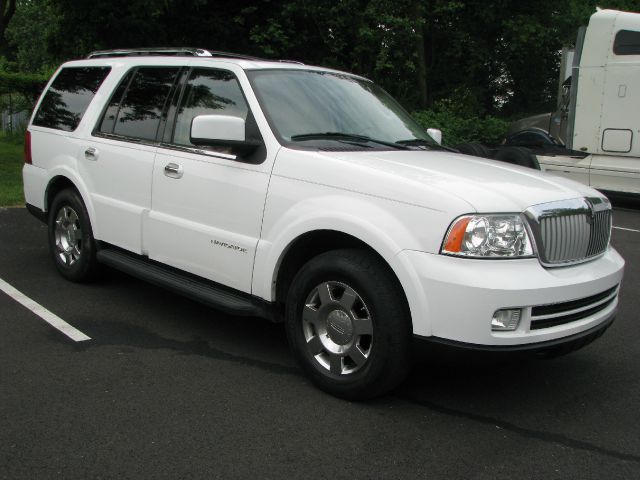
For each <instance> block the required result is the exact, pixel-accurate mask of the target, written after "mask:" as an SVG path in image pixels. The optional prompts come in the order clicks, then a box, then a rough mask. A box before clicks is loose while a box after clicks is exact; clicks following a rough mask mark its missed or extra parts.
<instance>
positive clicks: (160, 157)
mask: <svg viewBox="0 0 640 480" xmlns="http://www.w3.org/2000/svg"><path fill="white" fill-rule="evenodd" d="M205 114H206V115H215V114H220V115H230V116H236V117H240V118H243V119H244V120H245V121H247V125H248V127H247V128H248V129H249V128H252V127H251V126H252V125H255V123H254V122H252V121H251V120H252V117H251V112H250V110H249V107H248V105H247V102H246V100H245V97H244V95H243V93H242V89H241V87H240V84H239V83H238V80H237V78H236V76H235V75H234V74H233V73H232V72H230V71H228V70H222V69H212V68H194V69H192V70H191V71H190V72H189V73H188V76H187V80H186V82H185V85H184V88H183V90H182V92H181V93H180V95H178V96H177V98H176V99H175V100H174V105H173V106H172V110H170V117H171V115H174V116H175V126H174V127H173V129H167V131H165V135H164V142H163V143H162V144H160V146H159V148H158V150H157V153H156V157H155V162H154V169H153V190H152V209H151V212H150V214H149V218H148V225H147V226H146V228H145V232H146V233H145V235H146V237H145V244H146V245H147V248H148V253H149V257H150V258H151V259H154V260H157V261H160V262H163V263H165V264H168V265H171V266H174V267H176V268H179V269H182V270H185V271H187V272H190V273H193V274H196V275H199V276H201V277H205V278H207V279H210V280H213V281H215V282H218V283H221V284H223V285H227V286H230V287H233V288H235V289H238V290H242V291H245V292H250V291H251V276H252V271H253V261H254V257H255V250H256V246H257V243H258V240H259V238H260V229H261V225H262V213H263V210H264V202H265V197H266V194H267V187H268V184H269V175H270V170H269V168H268V165H269V164H270V162H266V161H264V160H265V158H266V153H264V157H265V158H262V159H257V161H255V159H254V161H253V163H249V162H246V161H243V159H241V158H236V157H235V155H233V154H232V152H231V151H229V150H228V149H224V148H209V147H206V148H204V147H195V146H194V145H193V144H191V142H190V140H189V133H190V128H191V121H192V120H193V118H194V117H195V116H197V115H205ZM255 128H257V127H255ZM169 130H171V131H169ZM254 134H255V133H254ZM257 135H259V132H258V133H257ZM260 160H263V161H262V162H260Z"/></svg>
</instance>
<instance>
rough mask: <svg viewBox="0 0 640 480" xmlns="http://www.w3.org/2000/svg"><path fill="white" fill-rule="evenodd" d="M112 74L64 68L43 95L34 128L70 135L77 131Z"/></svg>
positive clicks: (106, 70)
mask: <svg viewBox="0 0 640 480" xmlns="http://www.w3.org/2000/svg"><path fill="white" fill-rule="evenodd" d="M110 70H111V68H109V67H81V68H63V69H62V70H61V71H60V73H59V74H58V76H57V77H56V78H55V80H54V81H53V83H52V84H51V86H50V87H49V90H47V93H46V94H45V95H44V98H43V99H42V102H41V103H40V108H38V112H37V113H36V116H35V118H34V120H33V124H34V125H39V126H41V127H49V128H56V129H58V130H65V131H67V132H71V131H73V130H75V129H76V128H77V127H78V124H79V123H80V120H82V116H83V115H84V112H85V111H86V110H87V107H88V106H89V103H91V100H92V99H93V97H94V95H95V94H96V92H97V91H98V88H100V85H102V82H103V81H104V79H105V78H106V77H107V75H108V74H109V71H110Z"/></svg>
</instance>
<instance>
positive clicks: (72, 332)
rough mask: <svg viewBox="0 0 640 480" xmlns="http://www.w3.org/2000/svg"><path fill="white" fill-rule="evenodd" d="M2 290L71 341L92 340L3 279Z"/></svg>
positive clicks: (0, 282)
mask: <svg viewBox="0 0 640 480" xmlns="http://www.w3.org/2000/svg"><path fill="white" fill-rule="evenodd" d="M0 290H2V291H3V292H4V293H6V294H7V295H9V296H10V297H11V298H13V299H14V300H15V301H16V302H18V303H20V304H21V305H23V306H24V307H26V308H28V309H29V310H31V311H32V312H33V313H35V314H36V315H38V316H39V317H40V318H41V319H43V320H44V321H45V322H47V323H48V324H49V325H51V326H52V327H53V328H56V329H58V330H59V331H61V332H62V333H64V334H65V335H66V336H67V337H69V338H70V339H71V340H74V341H76V342H83V341H85V340H91V337H88V336H87V335H85V334H84V333H82V332H81V331H80V330H78V329H77V328H75V327H72V326H71V325H69V324H68V323H67V322H65V321H64V320H62V319H61V318H60V317H58V316H57V315H55V314H53V313H51V312H50V311H49V310H47V309H46V308H44V307H43V306H42V305H40V304H39V303H37V302H35V301H33V300H31V299H30V298H29V297H27V296H26V295H25V294H24V293H22V292H20V291H19V290H16V289H15V288H13V287H12V286H11V285H9V284H8V283H7V282H5V281H4V280H2V279H1V278H0Z"/></svg>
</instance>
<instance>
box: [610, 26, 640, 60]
mask: <svg viewBox="0 0 640 480" xmlns="http://www.w3.org/2000/svg"><path fill="white" fill-rule="evenodd" d="M613 53H615V54H616V55H640V32H634V31H632V30H620V31H619V32H618V33H617V34H616V39H615V41H614V42H613Z"/></svg>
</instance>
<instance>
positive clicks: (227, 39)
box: [0, 0, 640, 119]
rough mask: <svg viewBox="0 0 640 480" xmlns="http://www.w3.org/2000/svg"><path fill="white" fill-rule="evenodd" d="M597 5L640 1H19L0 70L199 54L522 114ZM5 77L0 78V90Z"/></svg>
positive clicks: (548, 94) (548, 100)
mask: <svg viewBox="0 0 640 480" xmlns="http://www.w3.org/2000/svg"><path fill="white" fill-rule="evenodd" d="M596 3H598V4H599V6H601V7H603V8H617V9H621V10H628V11H638V10H639V9H640V4H639V3H638V0H564V1H561V2H558V1H557V0H537V2H536V3H535V5H534V6H532V4H531V2H522V1H521V0H485V1H483V2H471V1H463V0H340V1H333V0H316V1H310V0H254V1H251V2H249V1H248V0H241V1H238V0H217V1H215V2H214V1H212V0H191V1H189V0H161V1H158V0H109V1H107V0H95V1H92V2H87V1H86V0H18V8H17V11H16V13H15V15H14V16H13V19H12V20H11V23H10V24H9V27H8V28H7V31H6V37H7V40H8V41H9V43H10V45H11V46H12V56H11V60H12V61H13V62H15V68H0V71H7V72H16V71H23V72H32V73H34V74H36V75H41V74H42V76H47V77H48V75H46V73H51V71H52V67H53V66H56V65H58V64H60V63H61V62H63V61H66V60H69V59H72V58H79V57H83V56H85V55H86V54H87V53H88V52H90V51H92V50H98V49H107V48H121V47H145V46H165V45H176V46H179V45H189V46H202V47H208V48H212V49H214V50H222V51H232V52H238V53H245V54H251V55H258V56H264V57H267V58H285V59H295V60H300V61H303V62H305V63H307V64H312V65H323V66H327V67H333V68H337V69H339V70H346V71H350V72H355V73H358V74H360V75H363V76H365V77H368V78H371V79H372V80H374V81H376V82H377V83H379V84H380V85H382V86H383V87H384V88H385V89H386V90H387V91H389V92H390V93H391V94H392V95H393V96H395V97H396V98H398V100H399V101H400V102H401V103H403V104H404V105H413V106H414V108H415V107H416V106H420V108H422V106H423V105H426V106H428V107H429V109H430V111H433V112H440V113H438V114H442V115H443V114H444V113H442V112H448V114H449V113H452V112H451V111H450V108H449V107H446V108H445V107H444V103H446V102H447V100H446V99H450V98H454V97H455V96H456V95H454V92H461V91H463V92H466V93H467V94H468V98H469V99H470V101H472V103H473V111H472V112H468V111H467V112H465V114H464V115H458V113H455V115H456V117H458V116H460V117H461V118H471V117H476V118H482V119H484V118H487V116H492V115H493V116H499V117H505V118H514V117H516V118H519V117H523V116H525V115H526V114H529V113H541V112H545V111H550V110H551V109H553V108H554V106H555V95H556V93H557V77H558V68H559V52H560V50H561V49H562V47H563V46H565V45H571V44H572V43H573V42H575V37H576V32H577V29H578V27H579V26H580V25H584V24H586V23H587V21H588V20H589V16H590V15H591V14H593V13H594V12H595V7H596ZM2 75H4V74H2ZM11 81H12V79H10V78H9V79H7V78H6V75H5V79H4V80H3V79H1V78H0V92H6V91H7V90H6V89H2V85H3V83H4V84H5V85H7V84H8V83H10V82H11ZM27 83H28V80H27V79H22V81H21V85H22V87H20V88H23V87H24V88H25V89H27V90H28V89H29V88H28V86H27ZM35 83H37V81H36V80H34V83H32V85H33V88H31V90H30V91H31V92H34V91H35V90H36V89H37V88H36V86H35ZM443 102H444V103H443ZM488 118H491V117H488Z"/></svg>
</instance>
